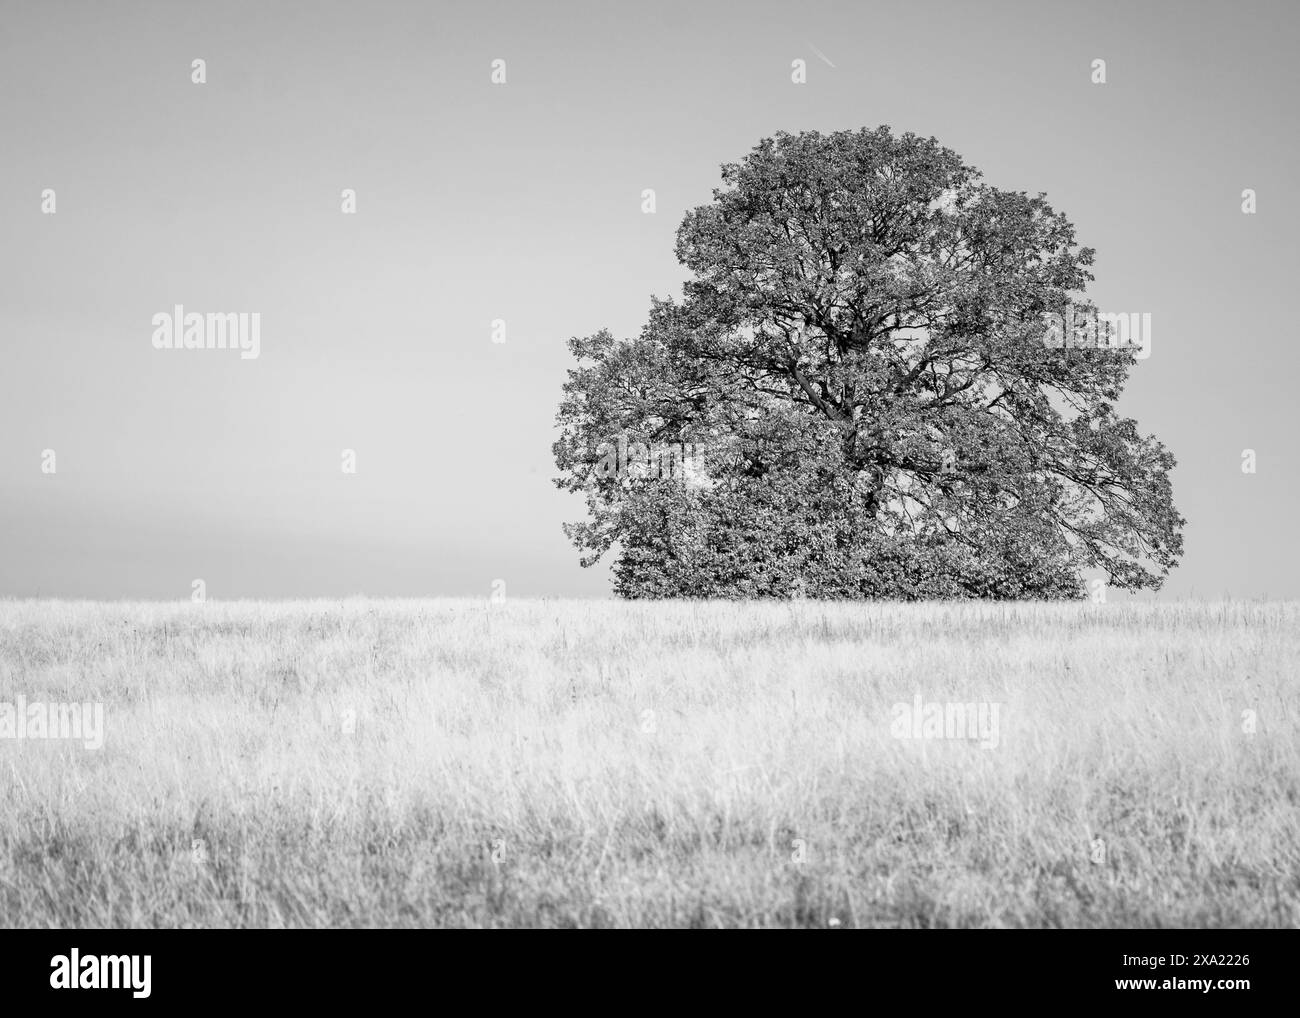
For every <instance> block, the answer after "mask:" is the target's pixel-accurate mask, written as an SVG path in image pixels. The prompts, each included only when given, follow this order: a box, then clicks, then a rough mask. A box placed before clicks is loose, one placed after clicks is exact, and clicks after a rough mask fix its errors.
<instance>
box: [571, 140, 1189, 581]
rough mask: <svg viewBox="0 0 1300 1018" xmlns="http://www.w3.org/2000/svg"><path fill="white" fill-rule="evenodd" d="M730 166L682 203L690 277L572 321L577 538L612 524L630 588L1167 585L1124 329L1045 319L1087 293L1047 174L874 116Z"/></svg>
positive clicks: (1163, 459)
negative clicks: (992, 171)
mask: <svg viewBox="0 0 1300 1018" xmlns="http://www.w3.org/2000/svg"><path fill="white" fill-rule="evenodd" d="M722 184H723V186H722V187H720V188H718V189H716V190H715V191H714V192H713V200H712V202H710V203H709V204H707V205H703V206H700V207H698V208H695V209H693V210H691V211H690V212H688V213H687V214H686V216H685V218H684V219H683V221H682V223H681V226H680V227H679V229H678V231H677V250H676V253H677V257H678V259H679V260H680V261H681V263H682V264H683V265H684V266H685V267H686V268H687V269H688V270H689V271H690V273H691V278H690V280H689V281H688V282H687V283H686V284H685V287H684V292H683V294H682V295H681V297H680V299H678V300H673V299H664V300H660V299H655V298H652V299H651V307H650V312H649V316H648V320H647V322H646V325H645V326H644V328H643V329H642V330H641V334H640V336H638V337H636V338H633V339H625V340H615V338H614V337H613V336H612V335H611V334H610V333H609V332H608V331H604V330H602V331H601V332H598V333H596V334H595V335H592V336H588V337H585V338H575V339H573V340H571V341H570V344H569V345H570V349H571V350H572V352H573V354H574V356H575V358H576V361H577V366H576V367H575V368H574V369H572V370H570V371H569V377H568V381H567V382H566V383H565V385H564V395H563V400H562V402H561V405H560V410H559V414H558V424H559V427H560V437H559V440H558V441H557V442H556V443H555V446H554V452H555V457H556V463H557V465H558V467H559V469H560V471H561V475H560V476H559V477H558V478H557V480H556V483H557V484H558V485H559V486H560V487H561V488H563V489H565V490H569V491H574V492H581V493H582V494H583V495H584V496H585V499H586V506H587V517H586V519H584V520H582V521H579V522H575V523H572V524H568V525H566V527H565V531H566V533H567V534H568V536H569V537H570V539H571V540H572V541H573V542H574V544H575V545H576V546H577V548H578V549H579V551H580V552H581V554H582V563H583V564H584V565H591V564H593V563H595V562H596V561H598V560H599V559H600V558H601V557H602V556H604V555H605V554H606V553H611V551H612V553H613V554H614V555H615V559H614V563H613V572H614V577H615V590H616V592H617V593H619V594H620V595H622V596H626V597H790V596H798V595H801V594H802V595H806V596H809V597H837V598H901V599H919V598H960V597H979V598H997V599H1005V598H1079V597H1082V596H1084V575H1083V574H1084V571H1085V570H1101V571H1103V572H1104V574H1105V576H1106V577H1107V582H1108V583H1109V584H1110V585H1112V586H1115V587H1120V588H1125V589H1131V590H1137V589H1143V588H1149V589H1154V588H1158V587H1159V586H1160V584H1161V583H1162V582H1163V580H1164V577H1165V576H1166V575H1167V573H1168V571H1169V569H1170V568H1171V567H1172V566H1173V565H1174V564H1175V563H1176V560H1177V558H1178V556H1179V555H1181V553H1182V537H1181V534H1180V528H1181V527H1182V525H1183V523H1184V520H1183V519H1182V518H1181V517H1180V516H1179V515H1178V514H1177V512H1176V510H1175V508H1174V505H1173V501H1172V489H1171V486H1170V482H1169V471H1170V470H1171V469H1172V467H1173V466H1174V459H1173V457H1172V456H1171V455H1170V453H1169V452H1168V451H1167V450H1166V449H1165V448H1164V446H1163V445H1161V443H1160V442H1158V441H1157V440H1156V439H1155V438H1154V437H1153V436H1143V435H1142V434H1140V433H1139V431H1138V428H1137V424H1136V422H1135V421H1133V420H1130V419H1126V418H1122V417H1120V416H1118V415H1117V413H1116V411H1115V406H1114V405H1115V402H1116V401H1117V400H1118V398H1119V396H1120V393H1121V390H1122V389H1123V386H1124V384H1125V382H1126V380H1127V377H1128V372H1129V369H1130V368H1131V367H1132V365H1133V364H1134V363H1135V355H1134V351H1133V350H1132V349H1130V348H1127V347H1117V346H1115V345H1114V344H1113V343H1112V342H1110V341H1109V339H1110V338H1111V337H1110V334H1109V333H1108V332H1107V330H1106V329H1105V327H1104V326H1103V327H1102V329H1100V330H1099V332H1098V333H1097V334H1096V336H1097V338H1096V340H1095V341H1093V342H1088V343H1065V344H1062V343H1061V342H1059V332H1058V334H1057V339H1058V341H1057V342H1053V341H1052V334H1051V329H1052V326H1051V316H1052V315H1058V316H1069V315H1071V314H1073V315H1075V316H1079V315H1082V316H1085V317H1086V316H1088V315H1095V313H1096V309H1095V307H1093V306H1092V305H1091V304H1090V303H1089V302H1087V301H1086V300H1085V299H1083V297H1082V294H1083V291H1084V289H1085V287H1086V284H1087V283H1088V282H1090V281H1092V279H1093V276H1092V275H1091V273H1090V272H1089V266H1091V265H1092V264H1093V257H1094V252H1093V250H1092V249H1090V248H1086V247H1080V246H1079V245H1078V244H1077V242H1076V240H1075V230H1074V227H1073V226H1072V225H1071V224H1070V223H1069V222H1068V221H1067V220H1066V219H1065V217H1064V216H1063V215H1061V214H1059V213H1057V212H1056V211H1054V210H1053V209H1052V207H1051V206H1050V205H1049V204H1048V203H1047V201H1046V199H1045V196H1044V195H1043V194H1039V195H1037V196H1035V197H1030V196H1029V195H1027V194H1025V193H1020V192H1010V191H1003V190H999V189H997V188H995V187H992V186H990V185H988V184H986V183H984V182H983V180H982V177H981V174H980V173H979V171H978V170H976V169H974V168H972V167H970V166H968V165H966V164H965V163H964V162H963V161H962V159H961V158H960V157H959V156H958V155H957V154H956V153H954V152H953V151H951V150H949V149H947V148H944V147H942V146H940V145H939V144H938V142H937V141H935V140H934V139H933V138H931V139H922V138H919V137H917V136H915V135H913V134H910V133H908V134H903V135H901V136H899V137H895V136H894V134H893V133H892V132H891V130H890V129H889V128H888V127H881V128H878V129H876V130H861V131H855V132H850V131H844V132H836V133H832V134H820V133H817V132H804V133H800V134H797V135H791V134H786V133H780V134H778V135H777V136H776V137H775V138H769V139H764V140H763V141H762V142H760V143H759V144H758V145H757V146H756V147H755V148H754V149H753V150H752V151H751V152H750V153H749V154H748V155H747V156H746V157H745V158H744V159H743V160H742V161H741V162H739V163H734V164H727V165H724V166H723V167H722ZM1057 321H1058V322H1059V321H1060V318H1058V319H1057ZM683 462H684V463H685V466H686V469H682V468H681V464H682V463H683Z"/></svg>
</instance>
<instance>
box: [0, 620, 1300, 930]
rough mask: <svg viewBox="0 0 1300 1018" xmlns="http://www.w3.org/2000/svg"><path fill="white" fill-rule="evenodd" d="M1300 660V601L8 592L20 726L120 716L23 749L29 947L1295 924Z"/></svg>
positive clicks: (12, 695) (8, 694) (1299, 869)
mask: <svg viewBox="0 0 1300 1018" xmlns="http://www.w3.org/2000/svg"><path fill="white" fill-rule="evenodd" d="M1298 668H1300V605H1297V604H1291V603H1243V602H1229V603H1197V604H1165V605H1159V604H1134V603H1130V604H1123V605H1121V604H1109V605H1107V604H1081V605H1080V604H1072V605H987V604H984V605H981V604H953V605H948V604H938V605H894V604H875V605H850V604H827V603H816V602H791V603H786V604H778V603H763V604H727V603H683V602H677V603H619V602H604V601H593V602H582V601H509V602H506V603H503V604H488V603H487V602H486V601H471V600H430V601H367V600H348V601H312V602H294V603H257V602H227V603H221V602H209V603H206V604H191V603H181V604H171V603H89V602H85V603H78V602H51V601H0V702H5V701H7V702H10V703H16V701H17V698H18V697H19V696H21V697H23V698H24V700H25V702H26V703H27V704H29V705H30V704H33V703H71V702H79V703H81V702H90V703H102V704H103V711H104V714H103V717H104V727H103V746H102V748H100V749H88V748H86V747H85V746H84V745H83V744H82V742H79V741H75V740H71V739H52V738H46V739H36V738H24V739H19V738H16V737H3V738H0V923H3V924H4V925H9V926H57V927H87V926H96V927H98V926H103V927H138V926H150V927H153V926H163V927H173V926H217V927H225V926H238V927H247V926H257V927H263V926H269V927H302V926H310V927H325V926H485V927H487V926H530V927H531V926H547V927H550V926H583V927H591V926H698V927H717V926H727V927H731V926H747V927H775V926H800V927H823V928H824V927H828V926H829V927H840V928H845V927H855V926H857V927H864V926H887V927H899V926H905V927H918V926H924V927H933V926H963V927H972V926H976V927H987V926H1029V927H1060V926H1070V927H1073V926H1090V927H1099V926H1126V927H1127V926H1192V927H1204V926H1208V927H1226V926H1296V925H1298V924H1300V676H1298V675H1297V670H1298ZM918 702H920V703H921V704H923V705H928V704H938V705H939V707H938V708H935V709H936V710H938V711H939V712H940V714H939V716H938V720H937V721H935V720H934V718H935V715H933V714H932V713H931V712H930V709H929V708H924V709H923V711H922V714H923V717H922V718H917V719H913V718H912V717H911V712H912V711H913V709H914V707H915V705H916V704H917V703H918ZM954 704H955V705H958V706H957V707H956V708H954V707H952V706H951V705H954ZM966 704H973V705H977V706H978V710H977V711H976V712H975V713H976V715H977V717H978V719H979V724H978V725H977V726H976V729H974V730H973V729H968V728H966V727H964V726H962V725H960V724H958V723H956V722H954V724H953V725H952V726H950V727H947V728H945V727H944V726H945V724H946V723H947V722H948V721H952V720H953V719H954V718H956V717H958V714H957V713H955V712H959V710H960V709H961V706H962V705H966ZM10 719H11V721H12V720H13V716H12V713H11V718H10ZM968 720H969V719H968ZM931 722H932V723H931ZM927 733H928V734H929V735H930V736H932V737H926V735H927ZM939 736H943V737H939ZM971 736H977V737H971Z"/></svg>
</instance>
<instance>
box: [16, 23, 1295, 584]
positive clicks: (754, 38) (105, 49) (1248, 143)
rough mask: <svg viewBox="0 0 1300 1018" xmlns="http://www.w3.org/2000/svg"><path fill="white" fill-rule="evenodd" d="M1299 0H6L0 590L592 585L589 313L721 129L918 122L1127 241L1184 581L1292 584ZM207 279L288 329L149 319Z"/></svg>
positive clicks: (609, 322) (700, 177)
mask: <svg viewBox="0 0 1300 1018" xmlns="http://www.w3.org/2000/svg"><path fill="white" fill-rule="evenodd" d="M1297 24H1300V15H1298V14H1297V5H1295V4H1294V3H1283V2H1279V3H1251V2H1245V3H1236V4H1209V3H1200V4H1188V3H1177V2H1171V3H1132V2H1123V3H1091V4H1086V5H1081V4H1077V3H1071V4H1065V3H1059V4H1058V3H1043V2H1041V0H1038V2H1026V3H984V4H971V3H966V2H957V0H954V2H949V3H924V2H915V0H908V2H902V3H878V2H875V3H869V4H868V3H854V4H836V5H830V4H816V3H770V2H766V3H707V2H701V0H693V2H689V3H662V2H655V3H646V4H636V5H632V4H617V3H612V2H608V0H605V2H593V3H584V4H577V3H565V4H559V3H546V4H542V3H530V2H516V3H499V4H493V3H484V2H474V3H469V2H466V3H438V4H434V3H417V2H411V3H396V2H388V3H385V2H375V0H368V2H366V3H364V4H360V3H358V4H353V5H345V4H339V3H297V4H291V3H275V4H268V3H229V2H221V3H217V2H210V3H184V2H180V3H175V2H169V3H156V4H143V3H112V4H108V3H76V4H66V3H49V2H41V3H37V2H35V0H31V2H23V3H18V2H14V0H3V2H2V3H0V137H3V138H4V150H3V155H2V156H0V222H2V223H3V230H2V231H0V344H2V349H3V355H4V356H3V366H0V595H11V596H32V595H42V596H63V597H130V598H140V597H147V598H177V597H179V598H185V597H189V596H190V591H191V584H192V581H193V580H194V579H203V580H204V581H205V583H206V589H207V594H208V596H209V597H211V598H233V597H300V596H339V595H347V594H358V593H366V594H373V595H403V596H406V595H423V594H428V595H435V594H475V595H484V596H486V595H487V594H488V593H489V592H490V590H491V585H492V581H493V580H494V579H504V580H505V581H506V584H507V589H508V591H509V594H510V595H511V596H542V595H547V596H552V595H553V596H605V595H606V594H607V593H608V590H609V581H608V576H607V573H606V572H605V570H604V569H603V568H601V567H597V568H596V569H591V570H583V569H581V568H580V567H579V565H578V562H577V553H576V552H575V551H574V550H573V549H572V547H571V546H570V545H569V544H568V542H567V540H566V539H565V537H564V536H563V534H562V533H561V530H560V524H561V522H563V521H564V520H567V519H575V518H577V517H578V516H579V515H580V514H581V509H582V506H581V502H580V500H578V499H577V498H574V497H572V496H568V495H565V494H562V493H560V492H559V491H557V490H556V489H555V488H554V486H553V485H552V484H551V480H550V479H551V477H552V476H553V474H554V472H555V471H554V464H553V461H552V459H551V453H550V444H551V442H552V441H553V439H554V432H553V427H554V423H553V422H554V416H555V409H556V405H557V403H558V400H559V395H560V392H559V387H560V384H561V382H562V381H563V379H564V372H565V369H566V367H568V352H567V350H566V348H565V341H566V339H567V338H568V337H570V336H572V335H575V334H578V335H585V334H589V333H591V332H594V331H596V330H597V329H600V328H602V327H609V328H610V329H611V330H613V331H614V332H615V334H616V335H620V336H631V335H634V334H635V333H636V332H637V330H638V329H639V327H640V325H641V323H642V321H643V319H644V316H645V313H646V310H647V307H648V304H649V298H650V296H651V294H659V295H661V296H667V295H670V294H677V293H679V292H680V286H681V282H682V280H683V279H684V274H683V272H682V270H681V269H680V267H679V266H678V265H677V263H676V261H675V259H674V257H673V236H674V232H675V229H676V227H677V225H678V223H679V221H680V219H681V216H682V214H683V212H684V211H685V210H686V209H687V208H690V207H692V206H695V205H698V204H701V203H703V202H705V201H707V200H708V199H709V195H710V191H711V189H712V188H713V187H714V186H716V184H717V183H718V169H719V165H720V164H721V163H723V162H727V161H734V160H737V159H739V158H741V157H742V156H743V155H744V154H745V153H746V152H747V151H748V150H749V149H750V148H751V147H752V146H753V145H754V144H755V143H756V142H757V141H758V140H759V139H760V138H763V137H765V136H770V135H772V134H773V133H775V132H776V131H778V130H787V131H798V130H804V129H818V130H822V131H830V130H838V129H856V128H860V127H875V126H877V125H879V124H889V125H891V126H892V127H893V128H894V130H895V132H897V133H901V132H903V131H909V130H910V131H914V132H916V133H918V134H921V135H925V136H930V135H933V136H934V137H936V138H938V139H939V141H940V142H942V143H943V144H945V145H947V146H949V147H951V148H953V149H955V150H956V151H957V152H959V153H960V154H961V155H962V156H963V157H965V159H966V160H967V161H968V162H970V163H972V164H973V165H975V166H977V167H979V168H980V169H981V170H982V171H983V172H984V174H985V179H986V180H987V181H988V182H989V183H991V184H994V185H996V186H999V187H1003V188H1007V189H1012V190H1025V191H1029V192H1034V193H1036V192H1038V191H1045V192H1046V193H1047V195H1048V199H1049V201H1051V202H1052V204H1053V205H1054V206H1055V207H1056V208H1057V209H1059V210H1061V211H1063V212H1064V213H1065V214H1066V215H1067V216H1068V217H1069V218H1070V219H1071V220H1072V221H1073V222H1074V223H1075V225H1076V226H1077V227H1078V230H1079V239H1080V241H1081V242H1082V243H1084V244H1086V245H1088V246H1092V247H1095V248H1096V249H1097V252H1098V256H1097V264H1096V265H1095V266H1094V272H1095V273H1096V275H1097V283H1096V284H1095V286H1094V287H1093V288H1092V289H1091V290H1090V295H1091V296H1092V298H1093V299H1094V300H1095V301H1096V302H1097V304H1098V305H1099V306H1100V307H1101V308H1102V309H1103V310H1112V311H1138V312H1148V313H1150V314H1151V316H1152V355H1151V357H1150V359H1148V360H1146V361H1144V362H1142V363H1140V364H1139V365H1138V366H1137V368H1136V369H1135V370H1134V373H1133V379H1132V382H1131V384H1130V387H1129V390H1128V393H1127V395H1126V397H1125V399H1124V401H1123V402H1122V403H1121V405H1120V409H1121V411H1122V412H1123V413H1125V414H1126V415H1128V416H1133V417H1136V418H1137V420H1138V422H1139V425H1140V427H1141V428H1142V430H1143V431H1144V432H1154V433H1155V434H1156V435H1157V436H1159V437H1160V438H1161V440H1162V441H1164V442H1165V444H1166V445H1167V446H1169V447H1170V449H1171V450H1172V451H1173V452H1174V454H1175V455H1176V456H1177V458H1178V461H1179V465H1178V468H1177V469H1176V471H1175V472H1174V474H1173V482H1174V491H1175V500H1176V503H1177V505H1178V508H1179V509H1180V511H1181V512H1182V513H1183V515H1184V516H1186V517H1187V518H1188V521H1189V522H1188V526H1187V529H1186V555H1185V556H1184V558H1183V560H1182V565H1181V566H1180V567H1179V569H1177V570H1176V571H1175V573H1174V574H1173V576H1172V577H1171V579H1170V581H1169V582H1168V583H1167V585H1166V587H1165V590H1164V592H1163V593H1162V595H1161V596H1162V597H1166V598H1170V597H1185V596H1203V597H1215V596H1220V595H1233V596H1239V597H1240V596H1249V597H1256V596H1272V597H1283V596H1289V597H1296V596H1300V578H1298V577H1300V570H1298V569H1297V565H1300V563H1298V562H1297V541H1296V540H1295V537H1294V530H1293V527H1294V518H1295V516H1296V515H1297V501H1298V500H1297V496H1298V495H1300V483H1298V482H1297V455H1296V448H1295V446H1296V440H1297V436H1298V435H1300V429H1298V428H1297V410H1296V397H1295V395H1294V389H1295V387H1296V380H1295V377H1296V370H1297V367H1298V366H1300V354H1297V352H1296V351H1297V336H1296V325H1295V316H1294V315H1293V313H1292V311H1291V308H1290V307H1289V304H1290V301H1291V300H1292V299H1293V298H1294V295H1295V293H1296V291H1297V285H1296V270H1297V264H1298V261H1300V259H1298V258H1297V255H1296V244H1297V226H1298V225H1300V223H1298V222H1297V200H1296V196H1295V183H1294V179H1295V172H1296V166H1297V146H1298V142H1297V132H1296V125H1295V107H1294V104H1295V100H1296V96H1297V95H1300V87H1298V86H1300V81H1297V78H1298V77H1300V72H1298V71H1297V64H1296V61H1295V57H1294V54H1295V53H1296V51H1297V49H1298V48H1300V47H1298V46H1297V43H1298V41H1300V40H1297ZM197 59H202V60H204V61H205V62H206V78H207V80H206V83H204V84H194V83H193V82H192V80H191V77H192V62H193V61H194V60H197ZM795 59H804V60H806V61H807V83H806V84H801V85H799V84H794V83H793V82H792V81H791V61H793V60H795ZM1095 59H1104V60H1105V61H1106V77H1107V81H1106V83H1105V84H1104V85H1097V84H1093V82H1092V80H1091V79H1092V76H1093V71H1092V62H1093V61H1094V60H1095ZM494 60H504V61H505V68H506V83H505V84H504V85H494V84H493V83H492V81H491V74H492V62H493V61H494ZM345 188H351V189H354V190H355V192H356V201H357V206H356V207H357V211H356V214H355V215H346V214H343V213H342V211H341V205H342V199H341V192H342V191H343V190H344V189H345ZM645 188H653V189H654V190H655V193H656V199H657V210H656V212H655V214H653V215H647V214H644V213H643V212H642V190H643V189H645ZM1246 188H1253V189H1255V191H1256V192H1257V196H1258V197H1257V202H1258V211H1257V213H1256V214H1254V215H1246V214H1243V212H1242V208H1241V206H1242V191H1243V190H1244V189H1246ZM46 189H52V190H53V191H54V192H55V201H56V206H55V208H56V211H55V213H54V214H52V215H51V214H46V213H44V212H43V211H42V192H43V191H45V190H46ZM177 304H181V305H183V306H184V307H185V309H186V310H187V311H199V312H248V313H252V312H257V313H259V314H260V316H261V334H260V356H258V357H257V358H256V359H243V358H241V357H240V356H239V353H238V352H237V351H227V350H201V351H192V350H180V351H178V350H158V349H155V348H154V346H153V343H152V341H151V339H152V336H153V331H154V326H153V324H152V319H153V316H154V315H155V314H156V313H158V312H160V311H168V312H170V311H171V310H172V308H173V307H174V306H175V305H177ZM494 319H502V320H504V321H505V323H506V341H505V342H504V343H494V342H492V334H491V323H492V322H493V320H494ZM344 449H351V450H354V451H355V454H356V473H355V474H345V473H344V472H343V471H342V469H341V458H342V451H343V450H344ZM1245 449H1253V450H1255V452H1256V455H1257V463H1258V466H1257V472H1256V473H1255V474H1253V475H1250V474H1244V473H1243V472H1242V466H1241V464H1242V452H1243V450H1245ZM45 450H53V451H54V454H55V472H54V473H45V472H42V464H43V462H45V460H43V455H44V452H45Z"/></svg>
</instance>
